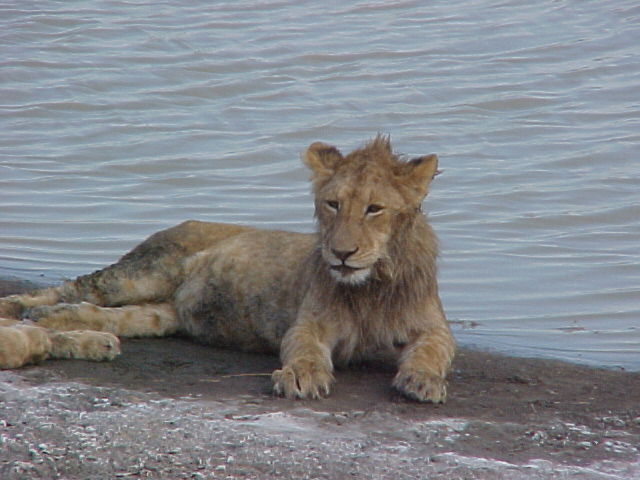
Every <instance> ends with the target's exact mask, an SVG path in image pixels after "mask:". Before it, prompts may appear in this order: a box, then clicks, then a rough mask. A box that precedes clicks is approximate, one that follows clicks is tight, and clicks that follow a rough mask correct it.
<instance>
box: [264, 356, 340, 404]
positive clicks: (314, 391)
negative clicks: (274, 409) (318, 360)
mask: <svg viewBox="0 0 640 480" xmlns="http://www.w3.org/2000/svg"><path fill="white" fill-rule="evenodd" d="M271 380H272V381H273V391H274V392H275V393H276V394H278V395H284V396H285V397H287V398H321V397H322V396H326V395H329V390H330V387H331V384H332V383H333V375H332V374H331V371H330V370H329V369H328V368H325V367H322V366H318V365H317V364H315V363H313V362H308V361H305V362H298V363H295V364H292V365H285V366H284V367H282V369H281V370H276V371H274V372H273V374H272V375H271Z"/></svg>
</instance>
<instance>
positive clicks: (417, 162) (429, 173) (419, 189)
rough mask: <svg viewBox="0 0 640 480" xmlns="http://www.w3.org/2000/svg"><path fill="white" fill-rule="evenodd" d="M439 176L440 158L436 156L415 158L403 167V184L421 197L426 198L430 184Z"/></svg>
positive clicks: (401, 173) (401, 174)
mask: <svg viewBox="0 0 640 480" xmlns="http://www.w3.org/2000/svg"><path fill="white" fill-rule="evenodd" d="M437 174H438V156H437V155H435V154H432V155H425V156H424V157H418V158H414V159H412V160H409V161H408V162H407V163H405V164H403V165H402V169H401V172H400V176H402V177H404V178H403V183H404V184H405V185H407V186H409V187H410V188H411V189H412V190H413V191H414V192H415V193H416V195H418V196H419V197H420V200H422V198H424V196H425V195H426V194H427V192H428V190H429V184H430V183H431V180H433V177H435V176H436V175H437Z"/></svg>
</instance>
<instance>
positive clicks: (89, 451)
mask: <svg viewBox="0 0 640 480" xmlns="http://www.w3.org/2000/svg"><path fill="white" fill-rule="evenodd" d="M0 285H1V283H0ZM9 289H10V290H11V289H13V290H16V289H17V288H16V286H15V285H13V286H11V288H9ZM1 291H2V289H1V288H0V292H1ZM5 292H6V290H5ZM122 347H123V354H122V356H120V357H119V358H118V359H116V360H115V361H113V362H109V363H90V362H81V361H49V362H46V363H45V364H43V365H40V366H36V367H28V368H23V369H20V370H17V371H4V372H0V478H3V479H5V478H6V479H18V478H20V479H22V478H25V479H26V478H29V479H36V478H42V479H45V478H47V479H49V478H65V479H75V478H78V479H91V478H96V479H98V478H163V479H182V478H394V479H404V478H407V479H408V478H426V477H428V478H436V479H437V478H443V479H444V478H482V479H485V478H486V479H492V478H514V479H515V478H523V477H524V478H540V479H543V478H544V479H547V478H548V479H551V478H576V479H591V478H593V479H600V478H602V479H604V478H607V479H610V478H620V479H629V478H640V453H639V451H638V449H639V448H640V447H639V445H640V402H639V399H640V373H629V372H622V371H612V370H600V369H592V368H587V367H582V366H578V365H573V364H567V363H562V362H556V361H548V360H538V359H522V358H512V357H506V356H500V355H494V354H490V353H485V352H478V351H471V350H465V349H462V350H460V351H459V353H458V356H457V358H456V361H455V364H454V370H453V372H452V374H451V375H450V381H449V401H448V402H447V403H446V404H445V405H430V404H417V403H413V402H411V401H408V400H405V399H404V398H403V397H402V396H400V395H398V394H397V393H396V392H395V391H394V390H393V389H392V388H391V387H390V384H391V380H392V378H393V373H394V372H393V370H392V369H389V368H388V367H384V366H381V365H365V366H361V367H357V368H353V369H350V370H344V371H339V372H337V375H336V378H337V383H336V385H335V387H334V390H333V392H332V394H331V396H330V397H328V398H326V399H324V400H320V401H289V400H285V399H281V398H275V397H273V396H272V395H271V382H270V378H269V375H270V372H271V371H272V370H273V369H274V368H276V367H277V365H278V360H277V358H274V357H268V356H261V355H249V354H241V353H238V352H232V351H225V350H218V349H213V348H210V347H206V346H202V345H198V344H195V343H193V342H191V341H189V340H186V339H182V338H166V339H140V340H125V341H124V342H123V345H122Z"/></svg>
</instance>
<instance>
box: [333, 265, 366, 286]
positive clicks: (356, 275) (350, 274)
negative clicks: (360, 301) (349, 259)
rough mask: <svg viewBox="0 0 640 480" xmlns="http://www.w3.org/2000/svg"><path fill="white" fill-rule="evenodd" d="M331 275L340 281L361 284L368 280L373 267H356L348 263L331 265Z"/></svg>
mask: <svg viewBox="0 0 640 480" xmlns="http://www.w3.org/2000/svg"><path fill="white" fill-rule="evenodd" d="M330 271H331V276H332V277H333V278H334V279H336V280H337V281H338V282H340V283H347V284H350V285H360V284H362V283H364V282H366V281H367V279H368V278H369V274H370V272H371V269H370V268H368V267H364V268H356V267H350V266H348V265H344V264H342V265H331V268H330Z"/></svg>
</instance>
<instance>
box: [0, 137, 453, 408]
mask: <svg viewBox="0 0 640 480" xmlns="http://www.w3.org/2000/svg"><path fill="white" fill-rule="evenodd" d="M303 160H304V162H305V163H306V165H307V166H308V167H309V168H310V170H311V172H312V177H311V181H312V185H313V193H314V195H315V211H316V217H317V224H318V232H317V233H316V234H300V233H290V232H281V231H265V230H258V229H255V228H250V227H242V226H237V225H226V224H215V223H204V222H197V221H188V222H185V223H182V224H180V225H178V226H176V227H173V228H170V229H168V230H164V231H161V232H158V233H156V234H154V235H152V236H151V237H149V238H148V239H147V240H145V241H144V242H143V243H141V244H140V245H138V246H137V247H136V248H135V249H134V250H132V251H131V252H129V253H128V254H126V255H125V256H124V257H122V258H121V259H120V260H119V261H118V262H117V263H115V264H113V265H111V266H109V267H107V268H105V269H103V270H100V271H97V272H94V273H92V274H90V275H85V276H81V277H78V278H77V279H76V280H74V281H69V282H66V283H65V284H63V285H61V286H59V287H56V288H50V289H46V290H41V291H37V292H33V293H30V294H24V295H13V296H10V297H6V298H4V299H0V316H4V317H12V318H16V319H17V318H20V317H23V318H28V319H30V320H32V321H34V322H37V323H36V324H35V325H37V326H25V325H23V324H22V323H21V322H19V321H18V320H14V321H10V320H5V321H4V322H3V324H4V325H5V326H0V367H3V368H14V367H18V366H20V365H23V364H26V363H30V362H33V361H37V360H40V359H43V358H46V357H47V356H49V357H74V358H87V359H92V360H99V359H111V358H113V357H114V356H115V355H117V354H118V353H119V346H118V343H117V338H116V337H115V336H125V337H127V336H161V335H169V334H173V333H176V332H181V333H184V334H187V335H190V336H191V337H193V338H195V339H198V340H199V341H204V342H207V343H209V344H211V345H215V346H220V347H230V348H235V349H240V350H244V351H253V352H273V353H275V352H278V351H279V352H280V357H281V359H282V368H281V369H279V370H276V371H275V372H273V375H272V379H273V388H274V391H275V392H276V393H278V394H281V395H285V396H287V397H289V398H296V397H297V398H318V397H321V396H323V395H327V394H328V393H329V389H330V386H331V384H332V382H333V381H334V378H333V368H334V364H335V363H337V364H346V363H348V362H350V361H352V360H360V359H371V358H383V357H384V358H387V357H388V356H389V354H391V355H393V357H394V358H396V359H397V363H398V373H397V375H396V377H395V379H394V381H393V385H394V386H395V387H396V388H397V389H399V390H400V391H401V392H403V393H404V394H405V395H407V396H409V397H411V398H414V399H417V400H419V401H431V402H443V401H444V400H445V397H446V382H445V376H446V374H447V371H448V370H449V368H450V365H451V361H452V359H453V355H454V349H455V344H454V341H453V338H452V336H451V332H450V330H449V327H448V324H447V321H446V319H445V315H444V313H443V310H442V305H441V303H440V299H439V297H438V286H437V282H436V256H437V245H436V239H435V236H434V234H433V232H432V230H431V228H430V227H429V225H428V224H427V220H426V218H425V216H424V214H423V213H422V211H421V204H422V201H423V199H424V197H425V196H426V195H427V192H428V189H429V184H430V182H431V180H432V178H433V177H434V175H435V174H436V168H437V157H436V156H435V155H428V156H424V157H420V158H415V159H413V160H409V161H403V160H401V159H400V158H399V157H398V156H397V155H395V154H394V153H393V151H392V149H391V145H390V142H389V139H388V138H386V137H382V136H378V137H376V138H375V139H373V140H372V141H370V142H369V143H367V144H366V145H365V146H364V147H363V148H360V149H357V150H355V151H353V152H351V153H350V154H348V155H346V156H345V155H342V154H341V153H340V152H339V151H338V150H337V149H336V148H335V147H332V146H329V145H326V144H324V143H314V144H312V145H311V146H310V147H309V148H308V149H307V150H306V152H305V153H304V155H303ZM70 331H71V332H70ZM78 331H80V332H78ZM87 331H89V332H87Z"/></svg>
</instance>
